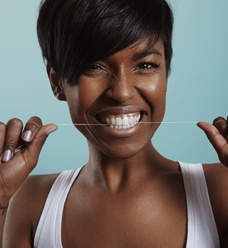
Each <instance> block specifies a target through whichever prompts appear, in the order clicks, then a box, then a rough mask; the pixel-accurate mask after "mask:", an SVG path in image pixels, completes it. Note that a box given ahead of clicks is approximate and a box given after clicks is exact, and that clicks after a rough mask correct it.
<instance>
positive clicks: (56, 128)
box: [47, 126, 58, 135]
mask: <svg viewBox="0 0 228 248" xmlns="http://www.w3.org/2000/svg"><path fill="white" fill-rule="evenodd" d="M56 130H58V126H52V127H50V128H49V129H48V130H47V135H49V134H51V133H53V132H55V131H56Z"/></svg>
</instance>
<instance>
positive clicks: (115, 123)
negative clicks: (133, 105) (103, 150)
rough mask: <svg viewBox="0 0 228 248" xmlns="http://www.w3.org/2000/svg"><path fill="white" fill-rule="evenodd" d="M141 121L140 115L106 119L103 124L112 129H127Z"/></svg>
mask: <svg viewBox="0 0 228 248" xmlns="http://www.w3.org/2000/svg"><path fill="white" fill-rule="evenodd" d="M139 120H140V114H127V115H121V116H109V117H106V118H105V119H104V120H103V122H104V123H106V124H108V125H109V127H111V128H116V129H126V128H130V127H133V126H135V125H136V124H137V123H138V122H139Z"/></svg>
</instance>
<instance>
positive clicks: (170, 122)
mask: <svg viewBox="0 0 228 248" xmlns="http://www.w3.org/2000/svg"><path fill="white" fill-rule="evenodd" d="M197 123H198V121H162V122H139V123H138V124H197ZM56 125H57V126H108V124H102V123H101V124H89V123H88V124H85V123H75V124H74V123H69V124H68V123H59V124H56Z"/></svg>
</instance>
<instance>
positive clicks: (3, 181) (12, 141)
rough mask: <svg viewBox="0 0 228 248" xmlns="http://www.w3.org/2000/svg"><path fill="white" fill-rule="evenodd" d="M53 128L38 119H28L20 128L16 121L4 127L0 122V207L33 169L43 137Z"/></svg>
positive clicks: (53, 128)
mask: <svg viewBox="0 0 228 248" xmlns="http://www.w3.org/2000/svg"><path fill="white" fill-rule="evenodd" d="M57 129H58V127H57V126H56V125H54V124H48V125H44V126H43V124H42V121H41V120H40V118H38V117H32V118H30V119H29V120H28V122H27V123H26V125H25V127H24V129H23V123H22V122H21V120H19V119H16V118H14V119H11V120H10V121H9V122H8V123H7V124H6V125H5V124H4V123H2V122H0V199H1V202H0V204H2V203H3V202H5V204H7V201H9V199H10V198H11V196H12V195H13V194H14V193H15V192H16V191H17V189H18V188H19V187H20V186H21V184H22V183H23V182H24V181H25V179H26V178H27V177H28V175H29V173H30V172H31V171H32V170H33V169H34V168H35V166H36V164H37V162H38V158H39V154H40V151H41V149H42V146H43V144H44V142H45V140H46V138H47V137H48V135H49V134H50V133H52V132H54V131H55V130H57ZM3 204H4V203H3Z"/></svg>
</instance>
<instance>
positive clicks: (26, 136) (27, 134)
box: [22, 130, 32, 142]
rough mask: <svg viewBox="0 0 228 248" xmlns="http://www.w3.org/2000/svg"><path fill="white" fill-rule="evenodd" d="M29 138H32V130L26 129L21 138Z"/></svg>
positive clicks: (29, 139) (27, 139) (28, 139)
mask: <svg viewBox="0 0 228 248" xmlns="http://www.w3.org/2000/svg"><path fill="white" fill-rule="evenodd" d="M31 138H32V131H31V130H27V131H26V132H25V133H24V134H23V136H22V139H23V140H24V141H28V142H29V141H31Z"/></svg>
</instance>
